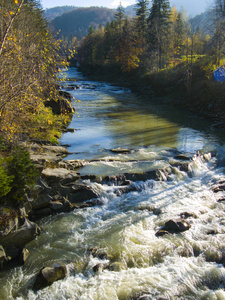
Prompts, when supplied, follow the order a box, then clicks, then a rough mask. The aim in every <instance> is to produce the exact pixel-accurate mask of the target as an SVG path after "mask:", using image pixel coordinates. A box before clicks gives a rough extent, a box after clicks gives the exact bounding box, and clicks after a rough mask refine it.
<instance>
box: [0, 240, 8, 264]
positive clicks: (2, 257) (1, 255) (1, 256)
mask: <svg viewBox="0 0 225 300" xmlns="http://www.w3.org/2000/svg"><path fill="white" fill-rule="evenodd" d="M7 261H8V258H7V257H6V254H5V250H4V248H3V247H2V245H0V269H2V268H3V266H4V264H5V263H6V262H7Z"/></svg>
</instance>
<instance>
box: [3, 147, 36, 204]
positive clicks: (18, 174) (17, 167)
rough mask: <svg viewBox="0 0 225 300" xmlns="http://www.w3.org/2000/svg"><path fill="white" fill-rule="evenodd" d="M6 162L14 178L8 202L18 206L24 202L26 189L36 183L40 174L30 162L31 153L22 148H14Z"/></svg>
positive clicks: (9, 173) (9, 172)
mask: <svg viewBox="0 0 225 300" xmlns="http://www.w3.org/2000/svg"><path fill="white" fill-rule="evenodd" d="M6 160H7V171H8V175H9V176H10V178H12V181H11V183H10V187H11V190H10V191H9V192H8V193H7V195H6V196H7V200H8V201H13V203H17V204H18V203H19V202H21V201H23V196H24V193H25V190H26V187H27V186H30V185H33V184H34V183H35V180H36V179H37V176H38V172H37V169H36V167H35V166H34V164H33V162H32V161H31V160H30V156H29V152H28V151H27V150H26V149H24V148H22V147H20V146H16V147H14V149H13V150H12V152H11V153H10V156H8V157H7V158H6Z"/></svg>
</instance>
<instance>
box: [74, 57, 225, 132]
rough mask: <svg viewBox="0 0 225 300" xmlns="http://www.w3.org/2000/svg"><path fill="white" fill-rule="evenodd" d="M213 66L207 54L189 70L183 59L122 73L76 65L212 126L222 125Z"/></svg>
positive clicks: (223, 88)
mask: <svg viewBox="0 0 225 300" xmlns="http://www.w3.org/2000/svg"><path fill="white" fill-rule="evenodd" d="M214 68H215V66H214V65H213V63H212V61H211V60H210V58H207V57H199V58H198V59H195V60H194V61H193V64H192V67H191V70H190V69H188V68H187V63H186V62H185V61H184V62H182V63H180V64H179V65H176V66H174V67H171V68H168V69H163V70H160V71H159V72H155V73H150V74H148V73H145V74H144V73H143V72H142V71H140V70H133V71H130V72H127V73H125V72H121V71H120V70H119V69H118V68H111V67H107V68H104V67H101V66H98V67H96V68H93V67H91V66H86V65H83V66H82V65H81V66H80V70H81V71H82V72H84V73H85V74H87V75H88V76H91V78H93V79H97V80H102V81H108V82H111V83H113V84H115V85H118V86H124V87H129V88H130V89H131V90H132V91H133V92H134V93H136V94H137V95H140V96H141V97H145V99H146V102H149V103H150V102H151V101H153V102H154V101H156V102H159V101H160V102H162V103H168V104H170V105H171V106H175V107H179V108H182V109H187V110H188V111H190V112H193V114H195V115H196V114H197V115H199V116H200V117H203V118H205V119H209V120H210V121H211V122H212V123H213V126H215V127H218V128H222V129H225V116H224V110H225V96H224V95H225V84H224V83H220V82H217V81H216V80H215V79H214V78H213V70H214ZM188 71H189V72H190V74H189V73H188ZM188 76H189V78H188Z"/></svg>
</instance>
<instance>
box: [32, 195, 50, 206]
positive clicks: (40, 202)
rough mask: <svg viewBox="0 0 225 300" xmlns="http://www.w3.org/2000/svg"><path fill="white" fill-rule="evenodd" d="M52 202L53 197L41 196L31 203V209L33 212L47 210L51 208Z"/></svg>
mask: <svg viewBox="0 0 225 300" xmlns="http://www.w3.org/2000/svg"><path fill="white" fill-rule="evenodd" d="M51 201H52V197H51V196H50V195H48V194H47V195H44V194H42V195H39V197H38V198H37V199H33V200H32V201H31V207H32V209H33V210H37V209H42V208H46V207H48V206H49V204H50V202H51Z"/></svg>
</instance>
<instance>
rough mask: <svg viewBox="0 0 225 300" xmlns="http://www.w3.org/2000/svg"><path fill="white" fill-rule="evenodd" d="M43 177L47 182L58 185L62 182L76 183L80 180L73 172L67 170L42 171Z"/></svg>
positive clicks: (47, 169) (51, 169)
mask: <svg viewBox="0 0 225 300" xmlns="http://www.w3.org/2000/svg"><path fill="white" fill-rule="evenodd" d="M42 176H44V178H45V180H46V181H47V182H48V183H49V184H50V185H51V184H54V185H55V184H57V183H58V182H59V181H62V183H63V184H66V183H68V182H74V181H76V180H78V179H79V178H80V176H79V175H78V174H77V173H76V172H75V171H72V170H67V169H64V168H46V169H44V170H43V171H42Z"/></svg>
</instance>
